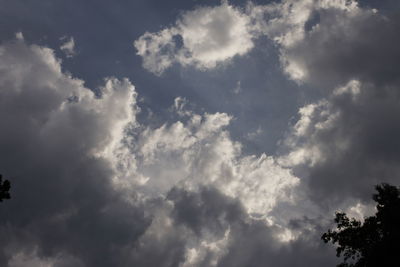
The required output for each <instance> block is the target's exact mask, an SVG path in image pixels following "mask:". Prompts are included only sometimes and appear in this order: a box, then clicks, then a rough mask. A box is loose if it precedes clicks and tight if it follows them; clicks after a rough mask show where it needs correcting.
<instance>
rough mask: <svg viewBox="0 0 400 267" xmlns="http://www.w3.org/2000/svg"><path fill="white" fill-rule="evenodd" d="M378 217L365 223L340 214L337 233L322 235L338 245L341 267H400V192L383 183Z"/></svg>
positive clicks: (380, 191) (338, 214) (378, 201)
mask: <svg viewBox="0 0 400 267" xmlns="http://www.w3.org/2000/svg"><path fill="white" fill-rule="evenodd" d="M376 190H377V191H378V193H377V194H374V195H373V199H374V200H375V201H376V202H377V205H376V208H377V212H376V214H375V216H371V217H367V218H365V221H364V222H360V221H357V220H355V219H354V218H353V219H349V218H348V217H347V216H346V214H345V213H341V212H338V213H336V218H335V222H336V223H337V230H328V232H327V233H324V234H323V235H322V240H323V241H324V242H325V243H328V242H332V243H333V244H337V246H338V247H337V248H336V256H338V257H340V256H343V258H344V261H343V263H341V264H339V265H338V266H340V267H353V266H354V267H361V266H362V267H372V266H373V267H378V266H379V267H386V266H389V267H392V266H393V267H395V266H396V267H398V266H400V190H399V188H397V187H395V186H392V185H388V184H381V185H377V186H376Z"/></svg>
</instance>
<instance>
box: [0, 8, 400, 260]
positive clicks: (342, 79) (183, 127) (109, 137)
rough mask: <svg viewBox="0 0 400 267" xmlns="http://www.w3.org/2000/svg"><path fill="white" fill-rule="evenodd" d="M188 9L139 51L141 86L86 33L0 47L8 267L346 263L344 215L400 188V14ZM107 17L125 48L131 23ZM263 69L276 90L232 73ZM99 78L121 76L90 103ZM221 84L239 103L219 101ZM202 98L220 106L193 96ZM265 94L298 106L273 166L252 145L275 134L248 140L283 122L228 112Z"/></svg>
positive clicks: (104, 81)
mask: <svg viewBox="0 0 400 267" xmlns="http://www.w3.org/2000/svg"><path fill="white" fill-rule="evenodd" d="M118 4H120V5H121V7H123V6H124V5H125V4H126V3H124V2H123V1H121V2H118ZM179 4H180V5H182V9H179V12H175V13H172V14H173V16H172V18H170V21H169V24H165V23H164V24H162V23H161V22H160V25H156V26H157V27H153V28H152V29H149V30H148V29H146V28H143V29H141V30H140V34H136V36H133V37H131V36H130V37H129V38H131V39H129V38H128V39H129V40H126V39H124V44H125V43H126V47H130V48H129V49H130V50H129V53H130V54H132V55H135V52H136V57H135V60H136V61H135V62H136V63H135V64H136V65H137V66H139V67H140V68H142V67H143V68H144V69H145V70H143V71H139V70H138V67H137V66H136V65H135V67H137V68H136V70H135V71H136V72H137V73H140V74H138V75H137V76H135V75H136V74H135V73H133V74H132V75H128V77H124V76H122V75H117V74H116V75H114V72H113V71H114V70H115V73H118V74H121V73H122V72H118V71H117V70H118V69H119V68H121V69H129V68H127V67H126V66H127V65H124V64H127V63H126V61H124V60H125V59H124V58H123V57H122V56H121V53H122V52H121V51H117V52H114V51H111V50H110V55H112V56H116V58H115V59H112V61H108V63H110V62H112V64H111V63H110V65H109V66H100V65H99V64H97V62H100V59H99V58H101V57H102V56H105V54H104V53H100V52H99V53H95V51H89V50H90V49H89V50H88V46H90V45H92V47H93V49H94V48H95V46H94V45H93V44H92V43H90V42H88V41H87V40H86V41H85V39H84V38H79V34H78V33H79V31H78V30H76V29H75V32H73V31H72V32H67V33H66V32H62V33H61V32H59V34H58V33H57V38H56V40H57V43H56V44H52V45H50V44H49V45H47V44H46V42H47V39H46V38H45V37H43V39H40V38H42V36H40V38H39V39H35V38H32V37H31V38H29V37H28V36H29V35H30V34H31V35H32V32H29V31H28V34H25V33H24V32H23V27H22V29H18V31H17V30H16V31H15V35H16V36H15V37H13V38H11V37H7V38H5V37H2V36H0V37H2V38H1V43H0V125H1V126H2V127H1V130H0V151H1V154H0V172H1V173H2V174H3V175H4V176H5V177H6V178H7V179H9V180H10V181H11V184H12V189H11V195H12V199H11V200H9V201H5V202H4V203H2V205H1V207H0V214H1V215H0V233H1V234H0V244H1V249H0V265H1V266H10V267H20V266H57V267H58V266H61V267H67V266H77V267H92V266H96V267H97V266H99V267H101V266H183V267H191V266H218V267H224V266H231V267H232V266H233V267H235V266H237V267H240V266H299V267H300V266H334V265H335V264H336V263H337V259H336V258H335V255H334V249H333V248H332V247H329V246H327V245H325V244H323V242H321V240H320V236H321V234H322V233H323V232H324V231H326V229H327V228H328V227H330V226H331V225H332V216H333V212H334V211H335V210H338V209H340V210H344V211H345V212H347V213H348V214H350V215H351V216H355V217H358V218H362V217H363V216H365V215H367V214H369V213H371V212H373V207H372V206H371V203H370V202H369V199H370V196H371V193H372V189H373V186H374V185H375V184H377V183H381V182H389V183H392V184H398V176H399V174H400V173H399V172H400V170H399V167H398V164H397V163H398V160H399V157H400V142H399V141H398V136H399V135H400V127H399V126H398V125H400V117H399V114H400V94H399V86H400V81H399V78H398V77H399V73H398V72H399V68H398V67H397V64H398V63H397V60H398V58H399V56H400V55H399V52H398V49H397V47H399V45H400V39H399V37H398V36H397V29H398V26H399V19H398V16H396V14H395V13H393V12H390V11H387V10H380V9H379V8H375V7H373V6H372V5H371V6H369V5H361V4H359V3H357V2H356V1H344V0H343V1H341V0H338V1H327V0H318V1H311V0H301V1H292V0H284V1H281V2H273V3H266V4H258V3H250V2H249V3H246V4H245V5H236V4H235V3H234V2H228V1H222V2H221V3H220V4H215V3H209V4H206V3H204V4H202V5H198V6H191V7H190V8H189V9H188V8H183V3H179ZM104 5H106V4H104ZM107 5H108V4H107ZM141 5H144V4H143V3H142V4H141ZM140 8H142V9H143V10H145V8H144V7H143V6H140ZM146 8H150V7H148V6H146ZM163 8H165V9H168V7H164V6H163ZM7 10H8V11H9V12H11V11H10V10H12V8H10V9H7ZM102 10H103V12H105V13H104V14H107V16H109V17H107V18H108V19H109V21H112V22H113V23H115V24H113V23H111V24H110V25H111V26H110V27H111V28H112V27H114V28H112V29H114V31H112V32H113V34H115V32H118V31H117V30H115V29H117V28H118V27H119V26H121V25H123V21H120V20H118V19H117V18H118V16H117V15H116V14H114V15H112V14H111V13H108V11H107V8H104V9H102ZM112 10H113V12H116V13H118V12H121V10H123V8H117V9H112ZM140 10H141V9H140ZM117 11H118V12H117ZM164 11H165V10H164ZM35 12H38V11H35ZM119 17H122V16H119ZM102 18H103V17H102ZM111 18H115V20H114V19H111ZM142 19H143V18H142ZM143 21H145V20H144V19H143ZM160 21H161V18H160ZM117 22H118V23H117ZM156 22H157V23H158V21H156ZM18 25H20V24H18ZM21 25H22V24H21ZM35 25H36V24H35ZM116 25H117V26H118V27H117V26H116ZM139 26H140V25H139ZM139 26H137V27H139ZM12 29H13V30H14V28H12ZM154 29H159V30H154ZM19 30H22V32H19ZM127 32H129V31H123V30H121V31H119V32H118V34H122V35H126V34H127ZM75 34H76V35H75ZM92 34H93V36H97V35H96V33H95V32H93V33H92ZM102 34H103V33H102ZM0 35H1V32H0ZM25 35H26V36H27V37H25ZM104 35H107V30H105V31H104ZM77 36H78V37H77ZM113 36H114V37H115V36H116V35H113ZM34 39H35V41H34V42H33V41H31V40H34ZM113 41H114V42H115V43H118V42H122V41H121V40H118V39H115V40H113ZM132 42H133V43H134V47H132ZM89 44H90V45H89ZM99 45H100V44H99ZM94 50H95V49H94ZM135 50H136V51H135ZM90 53H95V54H96V58H94V57H92V58H90V57H89V58H86V57H85V55H86V54H90ZM266 54H274V57H272V56H270V57H265V55H266ZM117 55H118V59H117ZM254 57H257V60H259V61H257V62H258V63H257V64H258V65H257V71H259V74H260V75H262V76H265V75H269V76H268V77H269V78H268V79H271V80H267V81H265V80H262V79H261V78H260V80H255V81H253V83H254V84H258V83H265V84H262V86H261V85H260V87H257V88H256V89H253V91H251V90H252V89H251V87H250V86H248V84H249V83H248V82H247V83H246V82H243V83H242V82H241V80H240V79H238V77H234V75H231V74H232V73H240V72H241V71H240V70H241V69H243V73H245V74H248V73H249V71H248V70H247V72H246V69H247V67H248V66H254V65H251V64H250V63H249V62H252V60H253V59H252V58H254ZM89 59H90V60H89ZM86 60H89V61H88V62H89V63H85V64H88V65H79V64H84V63H82V62H83V61H86ZM98 60H99V61H98ZM129 60H131V58H129ZM254 60H255V59H254ZM270 61H271V62H270ZM79 62H80V63H79ZM240 62H242V63H243V66H241V65H240V64H239V63H240ZM260 62H261V63H262V64H261V63H260ZM267 63H268V64H269V65H268V64H267ZM238 64H239V65H238ZM246 64H247V65H246ZM264 64H265V66H267V65H268V68H274V70H273V71H272V70H269V69H266V67H265V66H264ZM78 65H79V66H78ZM106 65H107V64H106ZM82 66H90V69H89V70H85V71H83V72H79V70H83V69H85V68H83V67H82ZM116 66H118V67H116ZM106 67H107V68H106ZM221 67H222V68H221ZM100 68H105V69H107V70H108V71H109V72H110V75H109V76H105V77H103V76H99V75H97V76H96V77H97V78H96V79H97V83H98V86H90V88H89V85H88V84H90V85H93V84H94V82H93V81H91V82H88V81H86V79H85V77H89V76H90V77H91V74H93V73H95V72H97V71H98V70H99V69H100ZM167 69H169V70H170V72H167V71H166V70H167ZM102 70H103V71H104V69H102ZM233 70H234V71H233ZM130 71H131V70H130V69H129V71H128V70H125V71H124V73H130ZM147 71H148V72H149V73H147ZM235 71H236V72H235ZM198 73H200V74H198ZM271 73H273V74H271ZM276 73H280V74H279V75H281V76H280V77H281V78H279V79H284V80H285V84H283V82H281V83H279V82H278V81H280V80H279V79H277V80H273V79H272V77H273V76H274V75H275V76H276V75H277V74H276ZM217 76H222V78H221V80H218V79H217V78H215V77H217ZM78 77H80V78H78ZM252 77H253V76H252ZM254 77H256V76H254ZM257 77H258V76H257ZM88 79H89V78H88ZM207 79H209V80H207ZM154 81H158V82H154ZM183 81H184V82H183ZM215 81H218V86H221V88H222V89H221V90H222V91H226V94H222V93H220V91H218V92H217V91H215V92H213V91H212V90H208V91H207V89H208V88H206V87H207V86H209V85H210V84H212V83H213V82H215ZM185 83H186V84H185ZM190 83H192V84H195V85H196V86H197V87H199V88H202V87H204V88H203V89H204V94H206V93H205V92H207V94H209V95H207V96H205V95H202V92H200V91H196V92H194V91H191V92H190V93H188V94H186V95H185V93H184V92H186V91H190V90H192V89H193V88H192V87H190V86H186V85H187V84H190ZM226 84H228V85H226ZM231 85H234V86H236V87H234V86H231ZM157 86H158V87H160V88H157V90H158V91H155V90H156V89H154V88H152V87H157ZM214 86H216V85H214ZM224 86H225V87H224ZM284 86H290V90H292V91H290V90H284V88H283V87H284ZM174 87H177V88H178V89H176V90H175V91H173V90H174V89H173V88H174ZM272 87H276V88H274V90H275V91H273V89H271V88H272ZM281 87H282V88H281ZM167 89H168V90H171V91H168V90H167ZM151 90H154V91H151ZM257 90H259V91H257ZM262 90H269V92H272V93H271V94H269V95H268V96H270V97H271V99H266V100H265V106H270V105H272V102H273V101H274V99H273V98H274V96H279V93H281V94H287V92H293V95H290V96H288V99H289V98H290V99H291V98H295V99H296V101H293V102H290V103H296V105H297V106H296V107H294V108H293V107H291V110H292V109H293V110H297V107H298V112H297V114H296V113H293V114H292V119H291V120H288V121H285V122H279V123H281V124H284V125H287V128H286V129H284V131H281V132H280V131H278V130H277V132H279V133H280V138H279V142H278V143H277V145H276V151H274V152H273V153H270V152H269V153H267V152H261V153H258V152H255V151H254V150H252V149H249V148H247V147H246V145H247V144H248V143H249V140H251V139H254V138H255V136H262V133H263V131H264V130H265V131H268V130H269V129H268V127H267V126H266V127H261V126H260V127H259V128H257V129H255V130H254V129H253V130H254V131H250V129H248V131H247V132H246V131H245V130H244V129H241V131H238V130H235V127H238V126H237V125H244V124H240V123H238V121H239V120H248V121H254V122H257V123H259V124H261V123H262V122H263V120H262V119H261V118H263V117H271V118H275V120H276V123H278V122H277V120H279V119H281V118H283V116H279V114H277V113H275V114H274V113H267V112H266V109H261V108H260V106H256V105H253V104H252V102H251V101H248V102H244V103H242V106H240V108H239V106H238V109H239V110H238V111H237V112H233V113H232V114H230V112H227V109H226V108H225V107H226V106H229V105H230V104H229V103H231V102H230V101H233V100H234V99H236V98H240V97H245V96H246V97H248V96H249V95H248V94H250V93H251V94H254V95H252V98H246V99H257V98H260V99H261V96H262V95H263V94H262V92H261V91H262ZM279 90H281V91H282V92H279ZM148 92H152V93H148ZM154 92H156V93H154ZM168 94H170V96H169V97H166V95H168ZM152 98H154V99H152ZM204 99H213V101H215V103H217V105H216V106H218V108H213V109H212V108H210V107H211V106H207V107H208V108H210V109H207V108H206V107H202V106H200V104H201V103H203V102H202V101H205V100H204ZM262 99H263V100H260V101H264V98H262ZM276 99H284V98H278V97H277V98H276ZM288 101H289V100H288ZM167 102H168V103H167ZM160 103H161V104H162V105H161V106H162V107H160V106H159V105H158V104H160ZM281 105H282V106H283V108H282V110H284V109H289V108H287V105H289V104H287V103H281ZM165 106H167V107H166V108H165ZM245 110H252V112H251V113H246V116H242V117H241V116H239V115H240V114H245ZM269 111H271V110H269ZM278 111H280V110H278ZM278 111H277V110H275V112H278ZM282 112H283V111H282ZM286 112H288V113H289V111H286ZM290 112H292V111H290ZM248 114H251V115H252V116H249V115H248ZM271 120H272V119H271ZM235 123H238V124H235ZM241 123H244V122H241ZM234 125H236V126H235V127H233V126H234ZM271 125H274V124H270V125H268V126H269V127H271ZM273 130H274V129H270V131H273ZM243 132H245V133H246V135H243V134H242V133H243ZM262 149H263V148H262V147H261V148H259V150H257V151H260V150H261V151H262Z"/></svg>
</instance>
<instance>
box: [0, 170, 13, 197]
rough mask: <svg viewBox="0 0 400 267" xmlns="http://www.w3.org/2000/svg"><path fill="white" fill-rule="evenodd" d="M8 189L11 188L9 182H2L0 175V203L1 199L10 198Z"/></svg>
mask: <svg viewBox="0 0 400 267" xmlns="http://www.w3.org/2000/svg"><path fill="white" fill-rule="evenodd" d="M10 188H11V184H10V181H8V180H4V182H3V176H2V175H1V174H0V202H2V201H3V199H10V198H11V196H10Z"/></svg>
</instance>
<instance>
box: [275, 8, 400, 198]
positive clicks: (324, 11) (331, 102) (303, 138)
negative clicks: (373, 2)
mask: <svg viewBox="0 0 400 267" xmlns="http://www.w3.org/2000/svg"><path fill="white" fill-rule="evenodd" d="M314 14H318V18H319V19H318V20H315V21H314V22H313V23H314V24H315V25H314V26H313V27H311V29H310V30H309V31H308V32H305V34H304V36H303V37H302V38H300V39H299V40H297V41H295V42H294V43H293V44H292V45H291V46H289V47H286V48H283V49H282V53H283V58H284V60H286V61H287V62H288V65H290V64H293V65H295V66H297V67H298V68H299V69H298V70H300V71H301V72H303V73H305V75H304V76H303V77H301V78H300V79H299V81H300V82H306V83H310V84H313V85H316V86H318V87H320V88H321V89H322V90H327V91H328V96H327V97H326V98H325V99H324V100H321V101H319V102H315V103H313V104H310V105H307V106H305V107H303V108H302V109H300V114H301V117H300V120H299V121H298V122H297V124H296V125H295V126H294V129H293V132H292V136H291V137H289V138H288V139H287V143H288V144H289V147H292V149H293V148H294V149H293V150H292V151H291V152H289V153H291V155H290V156H289V158H291V160H292V163H294V165H297V164H298V163H299V162H297V163H295V162H296V161H298V160H299V161H302V163H305V165H303V167H304V168H298V169H297V174H298V175H300V176H304V177H305V178H306V180H307V179H309V180H307V181H308V183H309V186H310V188H311V193H310V194H311V195H312V197H313V198H315V199H316V200H317V201H318V202H320V203H326V202H329V201H333V202H340V201H345V200H346V198H350V197H356V198H362V199H363V200H368V199H370V195H371V188H372V187H373V185H374V184H377V183H380V182H390V183H394V184H398V182H399V174H400V173H399V168H398V166H397V164H396V162H397V160H398V158H399V156H400V154H399V151H400V147H399V142H398V140H397V136H398V134H399V127H398V124H399V120H400V117H399V115H398V114H399V111H400V110H399V107H400V106H399V89H400V81H399V71H398V68H397V67H396V66H397V65H398V58H399V56H400V55H399V50H398V49H397V47H398V46H399V45H400V39H399V38H398V35H396V34H395V32H396V31H397V29H398V27H399V19H398V16H395V15H393V13H389V14H382V13H380V12H379V11H376V10H371V9H368V8H366V9H363V8H358V7H355V8H352V9H348V10H341V9H338V8H332V7H330V8H320V9H317V10H316V11H314ZM312 16H313V15H312V14H311V15H310V18H311V17H312ZM389 40H390V41H389ZM288 72H289V74H290V73H291V70H289V71H288ZM292 74H293V73H292ZM300 165H301V164H300Z"/></svg>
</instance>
